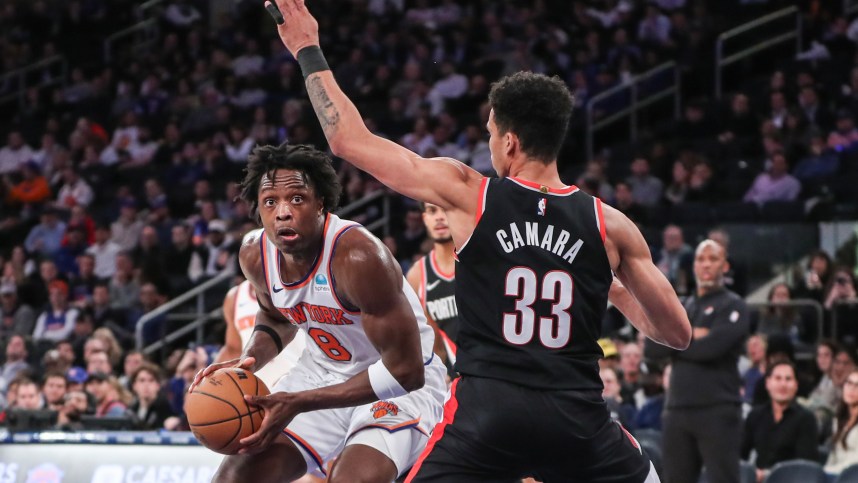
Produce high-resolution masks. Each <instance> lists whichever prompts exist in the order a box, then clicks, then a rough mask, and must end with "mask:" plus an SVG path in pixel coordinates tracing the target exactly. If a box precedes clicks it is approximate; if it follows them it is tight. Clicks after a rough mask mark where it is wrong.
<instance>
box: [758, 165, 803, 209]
mask: <svg viewBox="0 0 858 483" xmlns="http://www.w3.org/2000/svg"><path fill="white" fill-rule="evenodd" d="M799 193H801V183H800V182H799V181H798V180H797V179H795V177H794V176H793V175H791V174H789V164H788V163H787V159H786V156H785V155H784V153H783V152H776V153H774V154H773V155H772V157H771V159H770V160H769V168H768V170H766V172H764V173H760V174H759V175H758V176H757V178H756V179H755V180H754V184H753V185H752V186H751V188H750V189H749V190H748V192H747V193H745V198H744V200H745V201H746V202H749V203H757V204H763V203H766V202H769V201H793V200H796V199H798V195H799Z"/></svg>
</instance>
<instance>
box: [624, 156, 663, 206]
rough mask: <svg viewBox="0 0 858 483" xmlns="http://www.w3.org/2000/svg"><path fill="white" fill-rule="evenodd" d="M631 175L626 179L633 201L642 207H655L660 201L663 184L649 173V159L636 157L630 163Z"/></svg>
mask: <svg viewBox="0 0 858 483" xmlns="http://www.w3.org/2000/svg"><path fill="white" fill-rule="evenodd" d="M631 170H632V175H631V176H629V177H628V178H627V179H626V182H627V183H628V184H629V186H631V187H632V194H633V195H634V199H635V201H637V202H638V203H640V204H641V205H643V206H647V207H650V206H655V205H656V204H658V203H659V202H660V201H661V197H662V193H663V192H664V184H663V183H662V182H661V180H660V179H658V178H656V177H655V176H653V175H652V174H651V173H650V165H649V159H647V158H646V157H644V156H638V157H636V158H635V160H634V161H632V165H631Z"/></svg>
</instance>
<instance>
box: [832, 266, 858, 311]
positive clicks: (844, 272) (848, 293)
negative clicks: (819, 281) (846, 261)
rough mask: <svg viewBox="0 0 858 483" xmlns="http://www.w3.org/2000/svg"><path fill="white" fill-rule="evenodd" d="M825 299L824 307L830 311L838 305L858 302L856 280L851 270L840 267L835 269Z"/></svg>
mask: <svg viewBox="0 0 858 483" xmlns="http://www.w3.org/2000/svg"><path fill="white" fill-rule="evenodd" d="M824 298H825V302H823V305H824V306H825V308H826V309H828V310H832V309H833V308H834V306H835V305H836V304H838V303H854V302H856V301H858V300H857V299H858V294H856V292H855V279H854V278H853V276H852V271H851V270H850V269H849V268H847V267H838V268H835V269H834V272H833V274H832V276H831V281H829V283H828V287H827V289H826V292H825V297H824Z"/></svg>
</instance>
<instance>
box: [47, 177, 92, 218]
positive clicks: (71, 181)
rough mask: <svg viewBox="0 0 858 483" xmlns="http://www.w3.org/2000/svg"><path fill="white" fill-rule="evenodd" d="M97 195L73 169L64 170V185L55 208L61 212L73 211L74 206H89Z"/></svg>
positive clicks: (58, 194)
mask: <svg viewBox="0 0 858 483" xmlns="http://www.w3.org/2000/svg"><path fill="white" fill-rule="evenodd" d="M94 198H95V194H94V193H93V191H92V187H90V186H89V183H87V182H86V181H84V179H83V178H81V177H80V175H78V173H77V171H75V169H74V168H72V167H67V168H66V169H64V170H63V185H62V187H61V188H60V190H59V192H58V193H57V201H56V203H55V204H54V206H55V207H56V208H58V209H61V210H71V209H72V207H74V206H78V205H80V206H84V207H86V206H89V204H90V203H92V200H93V199H94Z"/></svg>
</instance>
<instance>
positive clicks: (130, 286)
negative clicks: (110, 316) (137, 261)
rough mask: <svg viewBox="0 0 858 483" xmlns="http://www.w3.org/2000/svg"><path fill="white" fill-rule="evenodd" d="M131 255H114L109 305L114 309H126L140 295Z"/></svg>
mask: <svg viewBox="0 0 858 483" xmlns="http://www.w3.org/2000/svg"><path fill="white" fill-rule="evenodd" d="M131 260H132V259H131V255H129V254H128V253H125V252H123V253H120V254H119V255H116V273H115V274H114V275H113V278H111V279H110V284H109V287H110V305H111V307H113V308H115V309H128V308H130V307H131V306H133V305H134V302H135V301H136V300H137V299H138V298H139V297H140V284H139V283H138V282H137V280H136V278H135V276H134V263H133V262H132V261H131Z"/></svg>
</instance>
